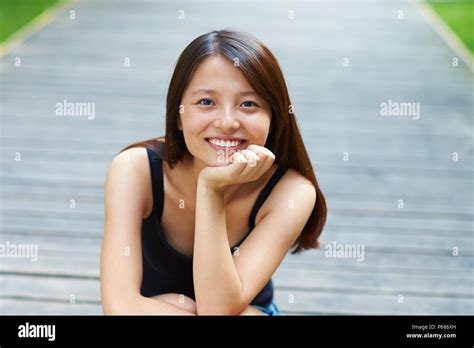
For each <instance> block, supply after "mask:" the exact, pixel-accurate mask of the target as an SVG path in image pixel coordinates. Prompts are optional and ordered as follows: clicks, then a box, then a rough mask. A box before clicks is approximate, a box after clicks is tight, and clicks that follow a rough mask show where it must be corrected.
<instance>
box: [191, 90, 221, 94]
mask: <svg viewBox="0 0 474 348" xmlns="http://www.w3.org/2000/svg"><path fill="white" fill-rule="evenodd" d="M199 93H207V94H219V93H218V92H216V91H214V90H213V89H197V90H195V91H194V92H191V95H196V94H199Z"/></svg>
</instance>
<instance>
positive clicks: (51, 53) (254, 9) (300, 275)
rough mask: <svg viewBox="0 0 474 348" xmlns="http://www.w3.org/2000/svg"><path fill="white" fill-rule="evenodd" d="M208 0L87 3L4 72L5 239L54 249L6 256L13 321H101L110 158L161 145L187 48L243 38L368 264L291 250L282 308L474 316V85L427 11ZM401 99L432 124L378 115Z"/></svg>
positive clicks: (2, 302) (5, 308)
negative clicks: (235, 35)
mask: <svg viewBox="0 0 474 348" xmlns="http://www.w3.org/2000/svg"><path fill="white" fill-rule="evenodd" d="M205 3H206V6H202V4H200V3H199V2H192V1H176V2H175V1H161V2H159V1H144V2H138V3H136V2H135V3H131V2H128V1H104V0H97V1H80V2H79V3H78V4H77V5H75V6H74V7H73V8H72V9H73V10H74V11H75V19H70V12H69V10H67V11H66V12H63V13H61V14H59V15H58V17H57V18H56V20H55V21H53V22H52V23H51V24H50V25H48V26H47V27H45V28H43V29H42V30H41V31H39V32H37V33H36V34H34V35H33V36H31V37H30V38H29V39H28V40H27V41H26V42H25V43H24V44H23V45H21V46H20V47H18V48H17V49H15V50H14V51H12V52H11V53H10V54H8V55H7V56H5V57H4V58H3V59H2V60H1V61H0V69H1V70H0V79H1V88H2V90H1V173H0V175H1V176H0V177H1V201H0V202H1V204H0V229H1V240H0V242H1V243H6V242H9V243H15V244H35V245H38V247H39V251H38V260H37V261H36V262H32V261H30V260H29V259H15V258H2V259H0V265H1V268H0V277H1V286H0V312H1V313H2V314H100V313H101V307H100V292H99V280H98V276H99V251H100V243H101V236H102V227H103V184H104V179H105V174H106V170H107V167H108V165H109V163H110V160H111V159H112V158H113V156H114V155H115V154H116V153H117V151H119V150H120V149H121V148H122V147H123V146H125V145H126V144H129V143H131V142H134V141H137V140H141V139H147V138H151V137H154V136H158V135H161V134H163V132H164V103H165V95H166V89H167V85H168V82H169V78H170V75H171V72H172V69H173V67H174V64H175V62H176V59H177V57H178V55H179V53H180V52H181V50H182V49H183V48H184V47H185V46H186V44H187V43H188V42H190V40H192V39H193V38H195V37H196V36H198V35H199V34H202V33H205V32H207V31H210V30H213V29H222V28H225V27H235V28H239V29H242V30H245V31H249V32H251V33H253V34H255V35H256V36H257V37H259V38H260V39H261V40H262V41H264V42H265V43H266V44H267V45H268V46H269V47H270V49H272V50H273V52H274V53H275V55H276V56H277V57H278V59H279V61H280V63H281V65H282V68H283V71H284V74H285V76H286V78H287V83H288V86H289V90H290V95H291V97H292V101H293V104H294V105H295V112H296V115H297V118H298V122H299V125H300V127H301V130H302V133H303V136H304V139H305V142H306V146H307V148H308V150H309V151H310V155H311V159H312V161H313V163H314V166H315V168H316V174H317V176H318V178H319V180H320V184H321V187H322V189H323V191H324V192H325V193H326V197H327V200H328V204H329V218H328V224H327V227H326V229H325V232H324V234H323V237H322V242H323V243H324V245H331V243H333V242H336V243H337V245H357V244H358V245H363V246H364V260H363V261H357V259H354V258H347V257H346V258H330V257H327V255H326V254H325V249H324V248H325V247H324V245H323V248H322V249H321V250H318V251H311V252H306V253H304V254H302V255H298V256H292V255H289V256H288V257H287V258H286V259H285V261H284V262H283V264H282V266H281V267H280V268H279V270H278V271H277V273H276V274H275V275H274V278H273V279H274V283H275V285H276V293H275V296H276V301H277V305H278V306H279V307H280V309H281V310H282V311H283V313H285V314H473V312H474V311H473V309H474V307H473V303H474V302H473V265H474V263H473V252H474V246H473V227H474V226H473V216H474V211H473V207H474V204H473V203H474V187H473V168H474V167H473V164H474V161H473V159H474V148H473V111H474V110H473V106H474V102H473V94H472V90H473V75H472V74H471V73H470V72H469V70H468V69H467V67H466V66H465V65H464V64H463V62H462V61H459V66H457V67H453V65H452V60H453V57H455V53H454V52H452V51H451V50H450V49H449V48H448V46H447V45H446V44H445V43H444V42H443V41H442V39H441V38H440V37H439V36H438V35H437V34H436V33H435V31H434V30H433V29H432V28H431V27H430V26H429V25H428V24H427V23H426V22H425V20H424V19H423V18H422V16H421V14H420V13H419V10H418V9H417V7H415V6H414V5H413V4H412V2H406V1H377V2H368V1H353V2H350V1H349V2H346V1H336V2H329V1H328V2H326V1H323V2H315V3H311V2H291V5H288V4H287V3H285V2H274V3H272V4H270V3H269V2H266V1H263V2H258V3H257V4H255V3H254V2H251V1H243V2H242V3H239V4H237V3H235V4H233V5H229V4H222V3H221V2H213V1H211V2H209V1H206V2H205ZM180 10H184V15H185V18H184V19H179V15H180V12H179V11H180ZM288 11H294V19H293V20H291V19H289V18H288V15H289V12H288ZM399 11H403V19H399V15H400V12H399ZM17 57H19V58H21V66H15V59H16V58H17ZM126 58H129V59H130V66H129V67H125V66H124V61H125V59H126ZM345 58H347V59H348V60H345ZM344 63H348V64H346V65H348V66H344ZM63 100H67V101H72V102H94V103H95V106H96V114H95V117H94V119H87V117H84V116H82V117H80V116H77V117H65V116H56V115H55V104H56V103H58V102H62V101H63ZM389 100H392V101H396V102H417V103H420V105H421V117H420V119H418V120H414V119H413V118H410V117H383V116H381V115H380V104H381V103H383V102H388V101H389ZM454 152H456V153H458V161H453V153H454ZM18 153H20V155H21V160H20V161H17V160H16V158H15V157H17V156H18ZM344 153H347V154H346V155H348V160H344ZM71 200H74V202H75V207H74V208H71ZM399 200H403V208H399ZM456 248H457V249H456ZM453 250H457V251H458V253H457V255H453Z"/></svg>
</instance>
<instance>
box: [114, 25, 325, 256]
mask: <svg viewBox="0 0 474 348" xmlns="http://www.w3.org/2000/svg"><path fill="white" fill-rule="evenodd" d="M211 55H221V56H223V57H225V58H227V59H229V60H230V61H232V62H233V63H234V65H236V66H239V67H240V69H241V71H242V73H243V74H244V76H245V77H246V78H247V80H248V81H249V83H250V85H251V86H252V87H253V88H254V89H255V91H256V92H257V93H258V94H259V95H260V96H261V97H262V98H264V99H265V100H266V101H267V102H268V103H269V104H270V106H271V109H272V118H271V125H270V133H269V135H268V138H267V141H266V143H265V147H266V148H268V149H269V150H270V151H272V152H273V153H274V154H275V157H276V159H275V162H276V163H277V164H278V165H279V166H286V167H288V168H293V169H294V170H296V171H298V172H300V173H301V174H302V175H303V176H305V177H306V178H307V179H308V180H310V181H311V183H312V184H313V185H314V187H315V188H316V194H317V197H316V203H315V205H314V208H313V212H312V213H311V216H310V217H309V219H308V221H307V223H306V225H305V227H304V229H303V231H302V232H301V234H300V235H299V237H298V239H297V240H296V241H295V243H294V245H293V246H292V248H293V250H292V253H293V254H296V253H299V252H301V251H302V250H305V249H314V248H318V247H319V241H318V238H319V236H320V234H321V232H322V230H323V227H324V224H325V222H326V215H327V208H326V201H325V199H324V195H323V193H322V192H321V189H320V188H319V185H318V182H317V180H316V176H315V174H314V171H313V167H312V165H311V161H310V159H309V156H308V153H307V152H306V148H305V146H304V143H303V139H302V137H301V134H300V131H299V129H298V125H297V122H296V117H295V114H294V112H293V106H292V104H291V101H290V97H289V94H288V89H287V87H286V83H285V79H284V77H283V73H282V71H281V69H280V66H279V64H278V61H277V59H276V58H275V57H274V56H273V54H272V53H271V52H270V50H269V49H268V48H267V47H266V46H265V45H264V44H263V43H261V42H260V41H259V40H258V39H256V38H255V37H253V36H252V35H250V34H247V33H243V32H239V31H235V30H227V29H226V30H220V31H211V32H210V33H207V34H204V35H201V36H199V37H198V38H196V39H195V40H194V41H192V42H191V43H190V44H189V45H188V46H187V47H186V48H185V49H184V51H183V52H182V53H181V55H180V57H179V59H178V62H177V63H176V67H175V69H174V72H173V76H172V78H171V82H170V85H169V88H168V95H167V98H166V135H165V138H166V144H165V154H164V155H165V158H166V160H167V162H168V163H169V164H170V166H172V167H173V166H174V165H175V164H176V163H177V162H178V161H180V160H182V159H183V157H184V155H185V154H186V153H187V152H188V149H187V147H186V144H185V142H184V136H183V133H182V132H181V131H180V130H179V129H178V120H179V107H180V104H181V99H182V96H183V93H184V91H185V89H186V88H187V86H188V85H189V83H190V81H191V78H192V76H193V73H194V72H195V71H196V68H197V67H198V65H199V64H200V63H201V62H202V61H203V60H204V59H205V58H207V57H209V56H211ZM156 141H157V139H150V140H146V141H142V142H139V143H135V144H132V145H129V146H127V147H126V148H124V149H123V150H122V151H124V150H127V149H129V148H132V147H152V148H155V146H156Z"/></svg>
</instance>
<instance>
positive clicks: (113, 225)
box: [100, 148, 194, 315]
mask: <svg viewBox="0 0 474 348" xmlns="http://www.w3.org/2000/svg"><path fill="white" fill-rule="evenodd" d="M151 192H152V191H151V178H150V169H149V164H148V156H147V153H146V150H145V149H144V148H133V149H129V150H126V151H124V152H122V153H120V154H119V155H117V156H116V157H115V158H114V159H113V161H112V163H111V165H110V169H109V172H108V175H107V180H106V183H105V225H104V236H103V241H102V252H101V262H100V286H101V297H102V307H103V311H104V314H182V315H194V314H193V313H190V312H188V311H185V310H183V309H181V308H179V307H177V306H174V305H172V304H170V303H168V302H166V301H162V300H159V299H153V298H146V297H143V296H141V294H140V287H141V281H142V275H143V269H142V251H141V226H142V219H143V218H144V217H146V216H147V215H149V210H151V206H152V201H150V195H151ZM152 197H153V196H151V200H152V199H153V198H152Z"/></svg>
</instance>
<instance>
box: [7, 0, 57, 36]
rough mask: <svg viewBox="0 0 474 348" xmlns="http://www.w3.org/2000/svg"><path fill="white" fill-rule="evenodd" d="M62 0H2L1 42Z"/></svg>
mask: <svg viewBox="0 0 474 348" xmlns="http://www.w3.org/2000/svg"><path fill="white" fill-rule="evenodd" d="M60 1H62V0H0V43H2V42H5V41H6V40H7V39H8V38H9V37H10V36H11V35H12V34H14V33H15V32H16V31H17V30H19V29H21V28H22V27H23V26H25V25H26V24H28V23H29V22H30V21H32V20H33V19H34V18H36V17H37V16H38V15H39V14H41V13H42V12H43V11H44V10H46V9H47V8H49V7H51V6H52V5H55V4H57V3H58V2H60Z"/></svg>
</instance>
